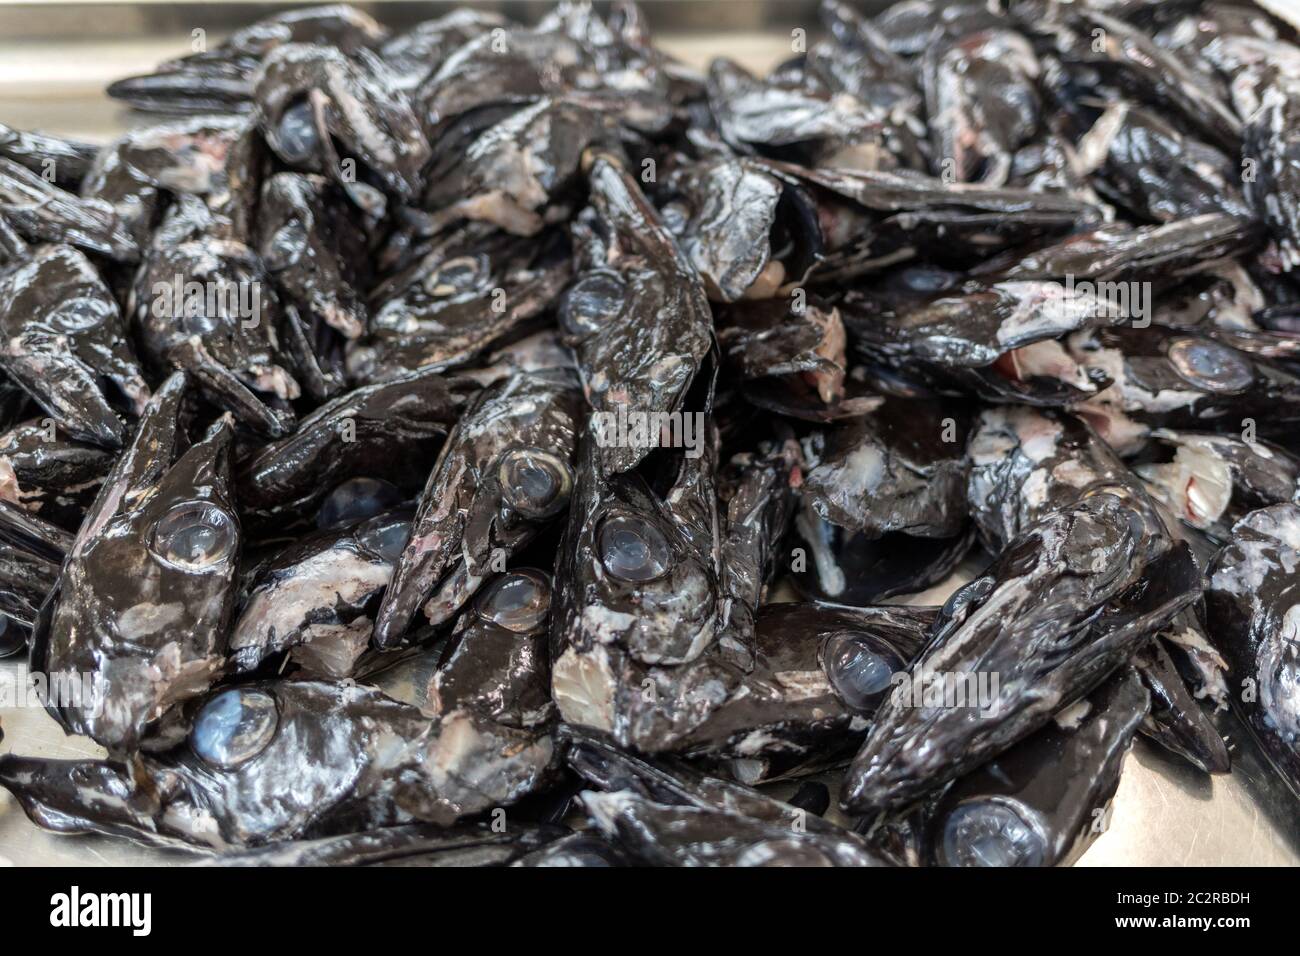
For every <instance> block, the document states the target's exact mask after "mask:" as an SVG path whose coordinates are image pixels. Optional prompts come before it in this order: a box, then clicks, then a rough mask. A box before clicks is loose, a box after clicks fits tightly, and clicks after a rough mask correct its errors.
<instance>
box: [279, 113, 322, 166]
mask: <svg viewBox="0 0 1300 956" xmlns="http://www.w3.org/2000/svg"><path fill="white" fill-rule="evenodd" d="M276 133H277V139H278V140H279V144H280V158H281V159H283V160H284V161H285V162H286V163H305V162H307V161H308V160H310V159H311V158H312V157H314V156H315V155H316V153H317V152H318V151H319V150H320V145H321V143H320V132H319V131H318V130H317V129H316V117H315V115H314V114H313V113H312V108H311V103H309V102H308V101H307V98H306V97H303V98H302V99H300V100H298V101H297V102H296V103H294V104H293V105H292V106H290V107H289V108H288V109H286V110H285V111H284V113H283V114H282V115H281V116H280V125H279V127H278V128H277V130H276Z"/></svg>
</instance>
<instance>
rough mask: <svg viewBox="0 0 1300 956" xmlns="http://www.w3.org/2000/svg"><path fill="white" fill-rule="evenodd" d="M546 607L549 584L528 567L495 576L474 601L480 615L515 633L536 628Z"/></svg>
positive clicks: (549, 607)
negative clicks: (495, 578)
mask: <svg viewBox="0 0 1300 956" xmlns="http://www.w3.org/2000/svg"><path fill="white" fill-rule="evenodd" d="M550 610H551V584H550V582H549V581H548V580H547V578H546V575H545V574H543V573H542V572H540V571H533V570H531V569H529V570H521V571H512V572H510V573H509V574H507V575H504V576H502V577H500V578H497V580H496V581H495V582H493V583H492V585H491V587H489V588H488V589H487V590H486V591H484V592H483V596H482V597H480V598H479V601H478V613H479V616H480V617H482V618H483V619H484V620H487V621H491V622H492V623H493V624H496V625H499V626H500V627H504V628H505V629H506V630H508V631H514V632H515V633H516V634H526V633H527V632H529V631H532V630H536V629H537V628H538V627H539V626H541V624H542V622H543V621H545V620H546V615H547V614H548V613H550Z"/></svg>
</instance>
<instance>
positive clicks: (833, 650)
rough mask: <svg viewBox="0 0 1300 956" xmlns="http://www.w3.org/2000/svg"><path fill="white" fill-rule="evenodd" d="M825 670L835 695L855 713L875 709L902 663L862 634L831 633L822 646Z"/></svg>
mask: <svg viewBox="0 0 1300 956" xmlns="http://www.w3.org/2000/svg"><path fill="white" fill-rule="evenodd" d="M821 656H822V669H823V670H824V671H825V672H826V679H827V680H829V681H830V682H831V686H832V687H833V688H834V689H835V693H836V694H837V695H839V698H840V699H841V700H842V701H844V703H845V705H846V706H848V707H851V708H852V709H854V710H875V709H876V708H877V707H879V706H880V703H881V701H882V700H883V699H884V697H885V695H886V694H887V693H888V692H889V688H890V687H891V685H892V680H893V676H894V674H895V673H897V672H899V671H901V670H903V668H904V664H903V661H902V660H901V659H900V658H899V656H898V655H897V654H895V653H894V652H893V651H892V650H891V649H890V648H888V647H886V646H885V645H884V644H883V643H882V642H881V641H878V640H874V639H873V638H872V637H871V636H870V635H868V634H864V633H862V632H861V631H841V632H839V633H837V634H831V635H830V636H828V637H827V638H826V641H825V643H823V644H822V653H821Z"/></svg>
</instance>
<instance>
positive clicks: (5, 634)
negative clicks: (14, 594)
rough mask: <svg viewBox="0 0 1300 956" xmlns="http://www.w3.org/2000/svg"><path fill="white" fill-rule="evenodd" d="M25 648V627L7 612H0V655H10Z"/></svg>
mask: <svg viewBox="0 0 1300 956" xmlns="http://www.w3.org/2000/svg"><path fill="white" fill-rule="evenodd" d="M26 649H27V629H26V628H24V627H23V626H22V625H20V624H18V623H16V622H15V621H14V620H12V619H11V618H10V617H9V615H7V614H0V657H12V656H13V655H14V654H18V653H20V652H22V651H25V650H26Z"/></svg>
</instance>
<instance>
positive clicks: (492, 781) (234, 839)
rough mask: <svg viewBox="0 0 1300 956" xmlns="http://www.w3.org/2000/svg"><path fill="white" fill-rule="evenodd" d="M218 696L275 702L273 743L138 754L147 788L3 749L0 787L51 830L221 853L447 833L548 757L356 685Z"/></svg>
mask: <svg viewBox="0 0 1300 956" xmlns="http://www.w3.org/2000/svg"><path fill="white" fill-rule="evenodd" d="M218 693H220V692H218ZM226 693H245V694H250V693H251V694H258V693H260V694H268V695H270V696H271V698H273V700H274V706H275V717H274V721H275V726H274V728H272V730H273V733H272V736H271V738H270V740H269V741H267V742H265V743H264V744H263V745H262V748H261V749H260V750H259V751H257V752H256V753H254V754H253V755H251V756H250V757H248V758H247V759H245V760H244V761H243V762H241V763H239V764H238V765H236V766H233V767H221V766H214V765H211V764H209V763H207V762H205V760H204V759H203V758H202V757H200V756H198V754H197V753H195V751H194V750H193V749H192V747H193V742H192V741H191V743H190V744H184V743H183V744H181V745H180V746H178V747H175V748H174V749H172V750H171V751H169V752H167V753H163V754H159V755H157V756H147V755H146V756H142V757H140V758H138V762H137V764H136V768H135V778H136V779H137V780H145V781H147V784H146V785H144V786H135V785H134V784H133V780H132V776H131V775H130V774H129V773H128V772H127V771H126V770H125V769H123V768H122V767H121V766H119V765H116V764H113V763H108V762H103V761H95V760H43V759H39V758H32V757H19V756H16V755H14V754H5V755H4V756H0V786H4V787H5V788H7V789H8V790H9V791H10V792H12V793H13V794H14V795H15V796H16V797H17V798H18V800H19V802H20V804H21V805H22V807H23V809H24V811H25V812H26V813H27V814H28V816H29V817H31V818H32V819H33V820H35V821H37V822H38V823H40V824H41V825H43V826H46V827H48V828H50V829H53V830H58V831H60V832H65V833H78V832H98V833H110V834H115V835H120V836H125V837H128V838H130V839H133V840H136V841H139V842H142V843H146V844H150V845H156V846H170V847H177V846H179V847H182V848H198V849H209V850H227V849H236V848H241V847H253V846H260V845H265V844H269V843H276V842H279V841H282V840H288V839H298V838H308V839H310V838H313V837H320V836H329V835H333V834H338V833H355V832H359V831H364V830H369V829H373V828H376V827H386V826H395V825H401V824H408V823H416V822H424V823H433V824H438V825H440V826H450V825H451V824H453V823H455V822H456V821H457V820H459V819H461V818H463V817H467V816H473V815H476V814H478V813H480V812H482V811H483V810H486V809H488V808H490V807H494V806H504V805H506V804H508V803H511V802H514V801H515V800H517V799H519V798H520V797H522V796H523V795H524V794H526V793H527V792H529V791H530V790H531V789H532V788H533V787H535V786H536V785H537V784H538V782H539V781H540V780H541V779H542V778H543V776H544V775H545V773H546V770H547V768H548V767H549V765H550V763H551V761H552V759H553V757H554V752H553V746H552V742H551V738H550V737H549V736H546V735H542V734H530V733H525V732H522V731H516V730H511V729H509V728H504V727H499V726H497V725H494V724H491V723H490V722H488V721H485V720H483V719H481V718H478V717H474V716H472V715H470V714H467V713H465V712H454V713H451V714H448V715H446V716H444V717H443V718H442V719H441V720H431V719H430V718H429V717H427V716H425V715H424V714H422V713H421V712H420V711H419V710H417V709H416V708H414V707H411V706H409V705H406V704H401V703H399V702H397V701H394V700H391V699H390V698H387V697H385V696H384V695H382V694H380V693H379V692H378V691H375V690H372V689H369V688H363V687H359V686H357V685H355V684H347V683H339V684H334V683H326V682H313V681H283V682H268V683H265V684H250V685H244V686H243V687H242V688H241V690H240V691H238V692H236V691H227V692H226ZM462 761H464V762H462ZM462 775H463V776H462ZM110 805H111V806H112V809H111V810H109V809H106V807H107V806H110Z"/></svg>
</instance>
